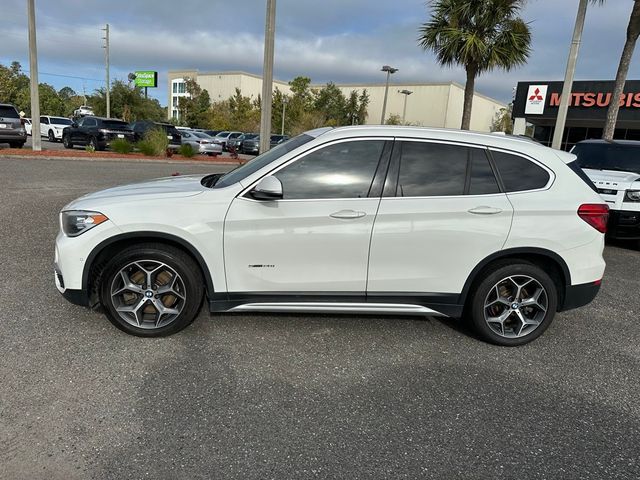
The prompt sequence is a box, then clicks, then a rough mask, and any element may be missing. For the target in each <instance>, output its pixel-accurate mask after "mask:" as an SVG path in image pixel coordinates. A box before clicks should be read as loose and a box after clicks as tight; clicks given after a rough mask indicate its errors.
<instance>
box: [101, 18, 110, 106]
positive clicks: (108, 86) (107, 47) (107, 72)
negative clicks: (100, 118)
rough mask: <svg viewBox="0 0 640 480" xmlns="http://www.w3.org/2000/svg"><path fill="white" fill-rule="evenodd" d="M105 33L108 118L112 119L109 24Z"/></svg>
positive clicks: (105, 28)
mask: <svg viewBox="0 0 640 480" xmlns="http://www.w3.org/2000/svg"><path fill="white" fill-rule="evenodd" d="M102 30H103V31H104V37H102V39H103V40H104V45H103V46H102V48H104V64H105V67H106V74H107V78H106V81H107V90H106V92H107V118H110V117H111V99H110V97H109V93H110V91H111V81H110V79H109V24H108V23H107V24H106V25H105V27H104V28H103V29H102Z"/></svg>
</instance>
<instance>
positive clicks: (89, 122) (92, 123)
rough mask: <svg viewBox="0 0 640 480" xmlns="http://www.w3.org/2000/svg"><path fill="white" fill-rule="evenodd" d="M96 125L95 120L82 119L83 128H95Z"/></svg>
mask: <svg viewBox="0 0 640 480" xmlns="http://www.w3.org/2000/svg"><path fill="white" fill-rule="evenodd" d="M97 124H98V123H97V122H96V119H95V118H89V117H84V122H83V123H82V126H83V127H95V126H96V125H97Z"/></svg>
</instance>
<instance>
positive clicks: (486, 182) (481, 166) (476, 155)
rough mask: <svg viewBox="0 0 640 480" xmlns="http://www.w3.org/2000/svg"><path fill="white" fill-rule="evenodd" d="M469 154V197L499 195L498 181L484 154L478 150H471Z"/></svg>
mask: <svg viewBox="0 0 640 480" xmlns="http://www.w3.org/2000/svg"><path fill="white" fill-rule="evenodd" d="M469 152H470V162H471V175H470V178H469V195H487V194H491V193H500V187H499V186H498V181H497V180H496V176H495V175H494V174H493V169H492V168H491V165H490V164H489V159H488V158H487V154H486V152H485V151H484V150H481V149H479V148H471V149H469Z"/></svg>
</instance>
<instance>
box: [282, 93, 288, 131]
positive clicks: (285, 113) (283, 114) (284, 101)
mask: <svg viewBox="0 0 640 480" xmlns="http://www.w3.org/2000/svg"><path fill="white" fill-rule="evenodd" d="M288 101H289V100H287V97H285V96H283V97H282V129H281V130H280V135H284V119H285V117H286V115H287V102H288Z"/></svg>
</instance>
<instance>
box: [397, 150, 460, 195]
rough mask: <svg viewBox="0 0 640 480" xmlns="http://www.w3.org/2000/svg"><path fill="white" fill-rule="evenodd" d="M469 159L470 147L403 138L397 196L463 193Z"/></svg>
mask: <svg viewBox="0 0 640 480" xmlns="http://www.w3.org/2000/svg"><path fill="white" fill-rule="evenodd" d="M467 159H468V148H467V147H461V146H458V145H444V144H438V143H429V142H403V143H402V154H401V157H400V172H399V174H398V187H397V189H396V196H398V197H441V196H448V195H463V194H464V186H465V180H466V176H467Z"/></svg>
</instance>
